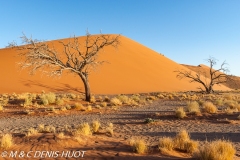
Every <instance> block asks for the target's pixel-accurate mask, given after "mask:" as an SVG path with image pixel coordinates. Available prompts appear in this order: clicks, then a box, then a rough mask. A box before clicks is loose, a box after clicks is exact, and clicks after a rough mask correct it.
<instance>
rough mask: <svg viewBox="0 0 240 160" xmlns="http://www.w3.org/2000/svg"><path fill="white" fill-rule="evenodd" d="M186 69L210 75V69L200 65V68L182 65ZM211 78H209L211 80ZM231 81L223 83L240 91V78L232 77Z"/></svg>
mask: <svg viewBox="0 0 240 160" xmlns="http://www.w3.org/2000/svg"><path fill="white" fill-rule="evenodd" d="M182 65H183V66H184V67H187V68H188V69H190V70H192V71H194V72H198V71H201V72H206V73H209V67H208V66H206V65H203V64H200V65H198V66H192V65H186V64H182ZM209 77H210V76H208V78H209ZM230 78H231V80H230V81H228V82H226V83H223V84H224V85H225V86H227V87H229V88H231V89H240V77H237V76H230Z"/></svg>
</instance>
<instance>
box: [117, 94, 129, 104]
mask: <svg viewBox="0 0 240 160" xmlns="http://www.w3.org/2000/svg"><path fill="white" fill-rule="evenodd" d="M117 98H118V99H119V100H120V101H121V102H122V103H123V104H128V103H129V98H128V96H126V95H119V96H117Z"/></svg>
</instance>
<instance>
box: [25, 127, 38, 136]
mask: <svg viewBox="0 0 240 160" xmlns="http://www.w3.org/2000/svg"><path fill="white" fill-rule="evenodd" d="M37 133H38V130H36V129H34V128H29V129H28V132H27V136H31V135H35V134H37Z"/></svg>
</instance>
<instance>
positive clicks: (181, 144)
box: [173, 130, 190, 150]
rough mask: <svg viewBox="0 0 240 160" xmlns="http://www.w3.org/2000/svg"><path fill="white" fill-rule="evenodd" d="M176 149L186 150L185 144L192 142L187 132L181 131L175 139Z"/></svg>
mask: <svg viewBox="0 0 240 160" xmlns="http://www.w3.org/2000/svg"><path fill="white" fill-rule="evenodd" d="M173 141H174V145H175V147H176V148H178V149H181V150H185V143H186V142H188V141H190V137H189V134H188V132H187V131H186V130H181V131H180V132H179V133H177V135H176V136H175V138H174V139H173Z"/></svg>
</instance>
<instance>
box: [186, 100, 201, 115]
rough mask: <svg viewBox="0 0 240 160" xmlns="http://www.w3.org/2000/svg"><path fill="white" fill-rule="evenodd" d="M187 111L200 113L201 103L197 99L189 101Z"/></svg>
mask: <svg viewBox="0 0 240 160" xmlns="http://www.w3.org/2000/svg"><path fill="white" fill-rule="evenodd" d="M187 111H188V112H190V113H195V114H196V113H200V109H199V104H198V102H197V101H193V102H189V103H187Z"/></svg>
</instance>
